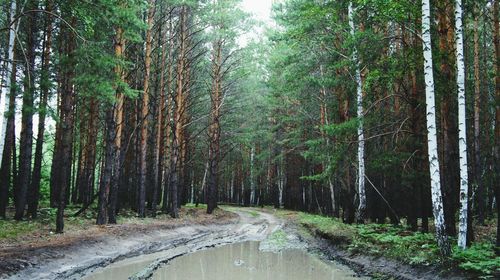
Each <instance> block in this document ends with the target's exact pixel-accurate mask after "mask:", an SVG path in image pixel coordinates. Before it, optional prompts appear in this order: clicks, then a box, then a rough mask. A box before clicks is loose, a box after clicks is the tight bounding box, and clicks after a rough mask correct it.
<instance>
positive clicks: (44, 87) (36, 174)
mask: <svg viewBox="0 0 500 280" xmlns="http://www.w3.org/2000/svg"><path fill="white" fill-rule="evenodd" d="M45 10H46V11H47V12H48V13H50V12H52V0H47V1H46V7H45ZM45 20H46V23H45V41H44V45H43V56H42V69H41V78H40V79H41V81H40V108H39V115H38V132H37V138H36V145H35V161H34V166H33V173H32V178H31V187H30V192H29V196H28V215H30V216H31V217H32V218H33V219H35V218H36V216H37V209H38V201H39V199H40V180H41V171H42V159H43V142H44V134H45V116H46V115H47V100H48V96H49V90H50V78H49V71H50V49H51V45H52V16H47V17H46V18H45Z"/></svg>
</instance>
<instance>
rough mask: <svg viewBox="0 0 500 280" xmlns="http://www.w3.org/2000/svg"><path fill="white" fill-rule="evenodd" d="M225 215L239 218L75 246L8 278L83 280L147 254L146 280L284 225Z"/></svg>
mask: <svg viewBox="0 0 500 280" xmlns="http://www.w3.org/2000/svg"><path fill="white" fill-rule="evenodd" d="M225 210H228V211H231V212H234V213H236V214H237V215H238V218H236V219H233V221H231V222H230V223H228V224H207V225H186V226H181V227H177V228H172V229H168V230H164V229H162V230H152V231H149V232H143V233H141V234H134V235H133V236H116V237H114V236H112V237H108V238H105V239H103V240H99V242H82V243H80V244H73V245H72V246H69V247H67V248H65V249H64V250H62V251H60V252H58V254H59V255H57V254H56V255H54V254H51V255H50V256H47V258H45V256H44V254H43V253H40V254H38V255H34V256H33V257H32V259H30V260H28V261H27V263H29V264H30V265H28V266H27V267H25V268H23V269H21V270H19V271H18V272H17V273H16V274H14V275H11V276H9V277H7V278H6V279H81V278H84V277H86V276H88V275H90V274H92V273H93V272H95V271H96V270H99V269H100V268H102V267H108V266H110V265H113V264H114V263H117V262H119V261H123V260H127V259H131V258H134V257H138V256H143V255H148V256H147V258H149V259H147V261H148V262H149V265H148V266H147V267H145V268H144V269H142V270H141V271H140V273H138V274H137V275H135V276H134V277H135V278H136V279H147V278H149V277H150V276H151V275H152V273H153V272H154V271H155V270H156V269H158V268H159V267H161V266H162V264H164V263H166V262H168V261H169V260H171V259H174V258H177V257H179V256H182V255H185V254H189V253H192V252H196V251H199V250H202V249H205V248H210V247H215V246H222V245H225V244H232V243H239V242H244V241H263V240H265V239H266V238H267V237H268V236H270V235H271V234H272V233H273V232H276V231H277V230H279V229H281V228H283V226H284V222H283V221H281V220H280V219H278V218H276V217H275V216H274V215H272V214H269V213H265V212H261V211H258V212H257V211H256V210H249V209H240V208H232V207H226V208H225ZM292 240H293V238H292ZM290 244H293V242H290ZM269 246H272V244H271V245H269ZM290 246H295V245H290ZM296 246H303V245H296ZM155 253H158V255H155ZM160 254H161V256H160Z"/></svg>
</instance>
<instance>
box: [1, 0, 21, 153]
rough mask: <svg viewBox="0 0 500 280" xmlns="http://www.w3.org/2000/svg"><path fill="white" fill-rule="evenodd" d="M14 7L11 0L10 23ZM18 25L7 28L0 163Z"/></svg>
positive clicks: (14, 4) (14, 2)
mask: <svg viewBox="0 0 500 280" xmlns="http://www.w3.org/2000/svg"><path fill="white" fill-rule="evenodd" d="M16 9H17V6H16V1H15V0H12V2H11V4H10V21H9V22H10V23H12V22H14V19H15V16H16ZM18 26H19V24H17V23H16V24H14V26H11V27H10V30H9V47H8V50H7V63H6V64H5V66H6V67H5V69H6V71H5V72H6V73H5V87H3V88H2V93H1V94H0V118H1V119H2V121H1V122H0V163H1V161H2V158H3V150H4V146H5V134H6V132H7V119H8V117H7V115H6V112H7V108H8V105H10V104H7V99H8V95H9V92H10V88H11V79H10V75H9V74H11V72H12V71H14V69H12V65H13V63H12V61H13V60H14V44H15V39H16V29H17V27H18ZM2 96H3V97H2Z"/></svg>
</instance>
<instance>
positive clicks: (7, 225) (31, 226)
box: [0, 220, 39, 239]
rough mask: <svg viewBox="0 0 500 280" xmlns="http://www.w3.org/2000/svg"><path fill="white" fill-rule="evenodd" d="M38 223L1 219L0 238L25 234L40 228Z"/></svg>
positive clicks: (11, 237) (10, 237)
mask: <svg viewBox="0 0 500 280" xmlns="http://www.w3.org/2000/svg"><path fill="white" fill-rule="evenodd" d="M38 225H39V224H38V223H37V222H34V221H21V222H12V221H7V220H0V239H13V238H17V237H20V236H22V235H25V234H29V233H31V232H33V231H35V230H36V229H37V228H38Z"/></svg>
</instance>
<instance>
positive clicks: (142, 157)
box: [137, 1, 155, 218]
mask: <svg viewBox="0 0 500 280" xmlns="http://www.w3.org/2000/svg"><path fill="white" fill-rule="evenodd" d="M149 5H150V7H149V11H148V20H147V24H148V29H147V31H146V54H145V55H146V56H145V65H144V66H145V68H144V70H145V74H144V92H143V95H142V110H141V121H142V124H141V141H140V148H139V165H140V166H139V170H140V171H139V173H140V174H139V176H140V177H139V201H138V202H139V204H138V211H137V212H138V214H139V217H141V218H144V217H146V209H145V204H146V175H147V162H146V154H147V141H148V114H149V79H150V76H151V42H152V27H153V17H154V12H155V6H154V1H149Z"/></svg>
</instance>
